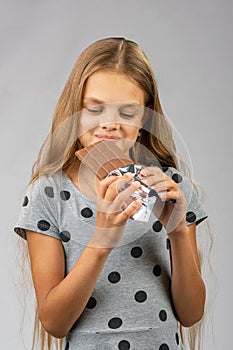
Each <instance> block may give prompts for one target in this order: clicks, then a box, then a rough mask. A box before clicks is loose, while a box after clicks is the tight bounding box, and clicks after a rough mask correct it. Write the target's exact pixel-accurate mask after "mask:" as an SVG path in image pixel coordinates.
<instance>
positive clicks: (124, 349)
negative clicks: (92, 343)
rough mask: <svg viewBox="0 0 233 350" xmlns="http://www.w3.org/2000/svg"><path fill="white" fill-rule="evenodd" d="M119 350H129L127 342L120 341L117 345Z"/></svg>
mask: <svg viewBox="0 0 233 350" xmlns="http://www.w3.org/2000/svg"><path fill="white" fill-rule="evenodd" d="M118 349H119V350H129V349H130V343H129V342H128V341H127V340H121V341H120V343H119V344H118Z"/></svg>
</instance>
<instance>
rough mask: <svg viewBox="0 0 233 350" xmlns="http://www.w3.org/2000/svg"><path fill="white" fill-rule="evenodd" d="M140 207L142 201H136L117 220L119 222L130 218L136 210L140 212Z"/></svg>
mask: <svg viewBox="0 0 233 350" xmlns="http://www.w3.org/2000/svg"><path fill="white" fill-rule="evenodd" d="M141 207H142V201H141V200H140V199H136V200H135V201H133V202H132V203H130V205H128V206H127V207H126V208H125V209H124V210H123V211H122V213H121V214H120V215H119V218H120V219H121V220H126V219H128V218H131V217H132V216H133V215H134V214H136V213H137V212H138V210H140V208H141Z"/></svg>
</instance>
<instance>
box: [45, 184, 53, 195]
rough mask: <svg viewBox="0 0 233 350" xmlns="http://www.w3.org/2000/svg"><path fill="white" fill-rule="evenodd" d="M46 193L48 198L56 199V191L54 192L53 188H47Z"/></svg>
mask: <svg viewBox="0 0 233 350" xmlns="http://www.w3.org/2000/svg"><path fill="white" fill-rule="evenodd" d="M44 191H45V194H46V195H47V196H48V197H50V198H54V191H53V188H52V187H51V186H47V187H45V189H44Z"/></svg>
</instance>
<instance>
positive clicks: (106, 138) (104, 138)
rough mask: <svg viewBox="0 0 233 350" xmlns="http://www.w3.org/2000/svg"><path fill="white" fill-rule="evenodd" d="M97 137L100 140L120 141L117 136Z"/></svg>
mask: <svg viewBox="0 0 233 350" xmlns="http://www.w3.org/2000/svg"><path fill="white" fill-rule="evenodd" d="M97 139H98V140H100V141H113V142H114V141H118V140H119V139H116V138H111V137H110V138H108V137H98V136H97Z"/></svg>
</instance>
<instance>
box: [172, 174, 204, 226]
mask: <svg viewBox="0 0 233 350" xmlns="http://www.w3.org/2000/svg"><path fill="white" fill-rule="evenodd" d="M166 174H167V175H168V176H170V177H171V178H172V179H173V180H174V181H175V182H176V183H177V184H178V185H179V187H180V189H181V190H182V191H183V193H184V195H185V198H186V201H187V212H186V224H187V225H190V224H192V223H196V225H198V224H200V223H201V222H202V221H203V220H205V219H206V218H207V217H208V216H207V213H206V210H205V208H204V205H203V203H202V202H201V200H200V198H199V196H198V192H197V190H196V187H195V185H194V184H193V182H192V181H191V180H190V179H189V178H188V177H186V176H184V175H183V174H182V173H181V172H179V171H177V170H176V169H175V168H168V170H167V171H166Z"/></svg>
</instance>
